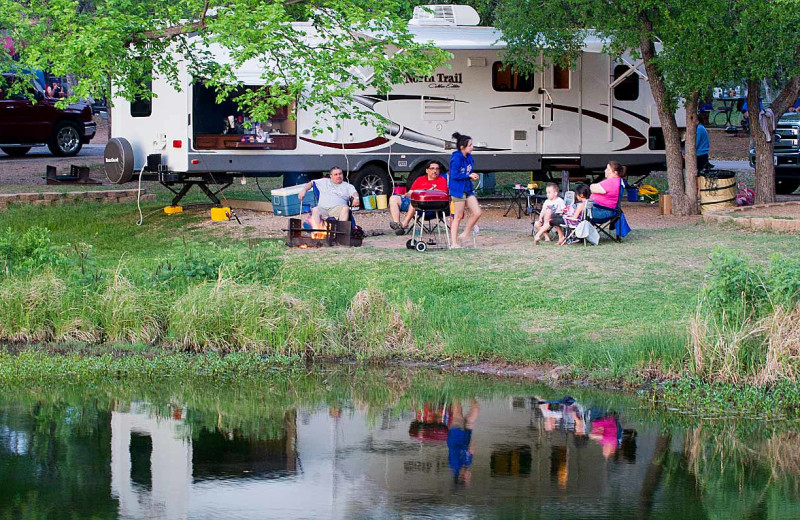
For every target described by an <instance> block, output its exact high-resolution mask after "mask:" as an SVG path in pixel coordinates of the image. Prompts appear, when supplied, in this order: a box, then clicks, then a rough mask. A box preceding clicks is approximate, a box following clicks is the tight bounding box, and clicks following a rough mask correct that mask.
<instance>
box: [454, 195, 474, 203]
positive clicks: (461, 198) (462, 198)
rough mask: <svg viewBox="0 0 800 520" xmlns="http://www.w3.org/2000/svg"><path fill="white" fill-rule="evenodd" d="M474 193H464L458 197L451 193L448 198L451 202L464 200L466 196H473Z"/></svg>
mask: <svg viewBox="0 0 800 520" xmlns="http://www.w3.org/2000/svg"><path fill="white" fill-rule="evenodd" d="M474 196H475V194H474V193H465V194H463V195H462V196H460V197H455V196H453V195H451V196H450V200H451V201H453V202H466V201H467V199H468V198H470V197H474Z"/></svg>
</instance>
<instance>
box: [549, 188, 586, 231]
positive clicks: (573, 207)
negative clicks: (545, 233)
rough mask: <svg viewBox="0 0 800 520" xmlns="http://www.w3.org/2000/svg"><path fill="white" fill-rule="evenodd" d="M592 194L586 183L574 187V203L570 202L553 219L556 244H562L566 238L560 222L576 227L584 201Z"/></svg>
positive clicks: (584, 205)
mask: <svg viewBox="0 0 800 520" xmlns="http://www.w3.org/2000/svg"><path fill="white" fill-rule="evenodd" d="M591 196H592V191H591V190H590V189H589V186H587V185H586V184H578V185H577V186H576V187H575V199H576V200H577V202H575V204H570V205H569V206H567V207H566V208H565V209H564V213H563V214H561V215H560V216H557V217H555V218H554V219H553V225H557V226H559V227H557V228H556V229H558V245H560V246H563V245H564V244H566V242H567V239H566V237H565V236H564V232H563V231H562V230H561V227H560V226H561V224H566V225H567V226H569V227H576V226H577V225H578V224H580V222H581V220H583V212H584V210H585V209H586V201H587V200H589V197H591Z"/></svg>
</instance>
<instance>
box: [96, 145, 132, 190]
mask: <svg viewBox="0 0 800 520" xmlns="http://www.w3.org/2000/svg"><path fill="white" fill-rule="evenodd" d="M103 165H104V166H105V171H106V178H107V179H108V180H109V181H110V182H112V183H114V184H124V183H126V182H130V180H131V179H132V178H133V148H132V147H131V143H129V142H128V140H127V139H125V138H122V137H114V138H113V139H110V140H109V141H108V144H106V149H105V151H104V152H103Z"/></svg>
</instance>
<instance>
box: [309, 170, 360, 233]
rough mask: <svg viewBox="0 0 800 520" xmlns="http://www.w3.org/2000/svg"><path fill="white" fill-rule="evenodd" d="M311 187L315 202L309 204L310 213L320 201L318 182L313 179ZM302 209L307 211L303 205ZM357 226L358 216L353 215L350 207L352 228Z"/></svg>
mask: <svg viewBox="0 0 800 520" xmlns="http://www.w3.org/2000/svg"><path fill="white" fill-rule="evenodd" d="M311 189H312V190H313V192H314V203H313V204H309V207H308V212H309V213H310V212H311V210H312V209H313V208H314V207H315V206H317V204H318V202H319V188H317V183H316V182H313V181H312V182H311ZM300 211H305V209H304V208H303V207H301V208H300ZM356 227H357V226H356V217H355V216H354V215H353V210H352V209H350V228H351V229H356Z"/></svg>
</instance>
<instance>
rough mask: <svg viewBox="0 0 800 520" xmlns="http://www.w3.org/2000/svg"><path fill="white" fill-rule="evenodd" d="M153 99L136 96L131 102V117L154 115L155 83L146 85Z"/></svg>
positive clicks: (151, 82) (150, 82)
mask: <svg viewBox="0 0 800 520" xmlns="http://www.w3.org/2000/svg"><path fill="white" fill-rule="evenodd" d="M145 85H146V87H147V89H148V90H149V91H150V95H151V97H149V98H145V97H142V96H136V97H135V98H134V99H133V101H132V102H131V117H150V114H152V113H153V98H152V95H153V81H152V80H150V81H148V82H147V83H145Z"/></svg>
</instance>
